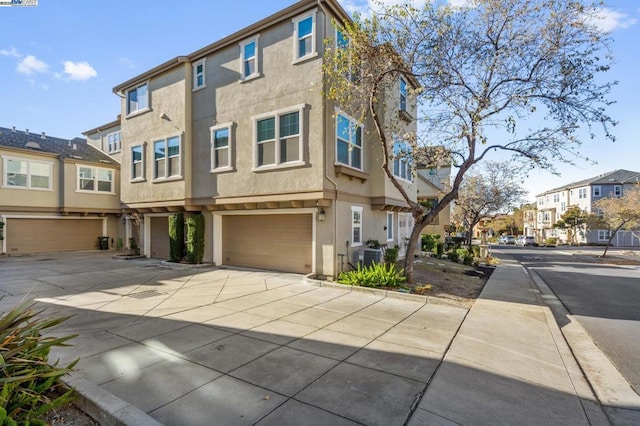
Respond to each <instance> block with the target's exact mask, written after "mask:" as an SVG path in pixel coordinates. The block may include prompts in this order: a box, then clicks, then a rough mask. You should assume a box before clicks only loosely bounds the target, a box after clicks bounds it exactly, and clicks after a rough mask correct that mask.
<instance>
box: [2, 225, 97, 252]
mask: <svg viewBox="0 0 640 426" xmlns="http://www.w3.org/2000/svg"><path fill="white" fill-rule="evenodd" d="M102 223H103V221H102V220H101V219H7V225H6V239H7V253H8V254H17V253H46V252H60V251H76V250H94V249H96V248H97V244H98V237H99V236H100V235H102Z"/></svg>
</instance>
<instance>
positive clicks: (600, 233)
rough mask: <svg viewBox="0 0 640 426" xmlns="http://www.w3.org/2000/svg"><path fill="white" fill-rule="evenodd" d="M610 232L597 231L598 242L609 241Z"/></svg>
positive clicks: (604, 230)
mask: <svg viewBox="0 0 640 426" xmlns="http://www.w3.org/2000/svg"><path fill="white" fill-rule="evenodd" d="M610 236H611V231H609V230H608V229H598V241H609V237H610Z"/></svg>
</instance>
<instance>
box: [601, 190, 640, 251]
mask: <svg viewBox="0 0 640 426" xmlns="http://www.w3.org/2000/svg"><path fill="white" fill-rule="evenodd" d="M595 207H596V208H597V209H598V210H599V211H600V213H601V214H600V215H599V219H600V223H601V224H603V225H604V226H605V227H606V229H607V230H608V231H609V240H608V241H607V245H606V247H605V248H604V252H603V253H602V257H606V256H607V250H608V249H609V245H610V244H611V241H612V240H613V237H614V236H615V235H616V234H617V233H618V231H620V230H621V229H629V230H636V231H637V230H638V229H639V228H640V184H635V185H634V186H633V187H632V188H631V189H627V190H625V192H624V195H623V196H622V197H615V196H609V197H607V198H603V199H601V200H598V201H596V203H595Z"/></svg>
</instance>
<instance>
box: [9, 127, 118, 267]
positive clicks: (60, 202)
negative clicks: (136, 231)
mask: <svg viewBox="0 0 640 426" xmlns="http://www.w3.org/2000/svg"><path fill="white" fill-rule="evenodd" d="M0 160H1V161H0V176H2V182H1V186H0V221H1V222H3V223H4V224H5V225H4V239H3V240H2V241H0V243H1V245H0V248H1V250H0V253H6V254H9V255H12V254H23V253H36V252H53V251H74V250H93V249H96V248H97V245H98V237H99V236H108V237H110V238H113V239H115V238H117V237H118V234H119V232H118V227H119V226H120V216H121V214H122V210H121V208H120V181H119V179H120V178H119V176H120V165H119V164H118V163H117V162H116V161H114V160H113V159H112V158H109V157H108V156H107V155H105V154H104V153H102V152H101V151H99V150H97V149H95V148H94V147H92V146H90V145H88V144H87V143H86V141H85V140H84V139H79V138H76V139H73V140H66V139H59V138H53V137H51V136H47V135H45V134H44V133H42V134H33V133H29V131H28V130H27V131H24V132H23V131H19V130H16V129H15V128H13V129H7V128H0Z"/></svg>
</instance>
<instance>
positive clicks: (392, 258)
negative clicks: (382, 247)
mask: <svg viewBox="0 0 640 426" xmlns="http://www.w3.org/2000/svg"><path fill="white" fill-rule="evenodd" d="M398 251H399V248H398V246H396V247H389V248H388V249H387V250H386V251H385V252H384V263H396V262H397V261H398Z"/></svg>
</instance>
